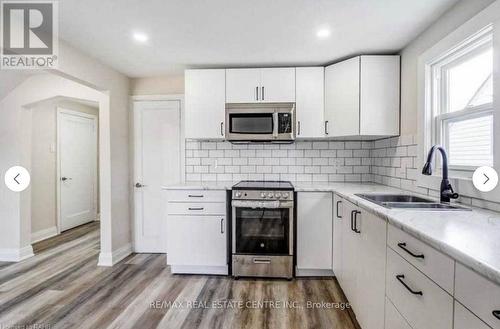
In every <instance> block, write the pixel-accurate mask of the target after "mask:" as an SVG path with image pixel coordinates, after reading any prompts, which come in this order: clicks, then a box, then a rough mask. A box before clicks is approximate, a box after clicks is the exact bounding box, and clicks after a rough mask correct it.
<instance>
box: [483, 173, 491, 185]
mask: <svg viewBox="0 0 500 329" xmlns="http://www.w3.org/2000/svg"><path fill="white" fill-rule="evenodd" d="M483 175H484V177H486V180H485V181H484V183H483V184H486V183H488V181H489V180H490V178H489V177H488V176H487V175H486V174H483Z"/></svg>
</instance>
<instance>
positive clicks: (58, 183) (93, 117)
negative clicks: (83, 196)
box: [56, 107, 99, 234]
mask: <svg viewBox="0 0 500 329" xmlns="http://www.w3.org/2000/svg"><path fill="white" fill-rule="evenodd" d="M63 115H73V116H78V117H83V118H87V119H91V120H92V121H93V125H94V130H93V131H94V134H93V137H92V139H93V140H94V141H95V143H94V144H93V145H94V150H93V151H94V157H95V170H94V179H93V188H94V191H95V192H96V193H94V209H95V213H96V216H95V217H96V218H94V220H96V219H97V215H98V211H97V200H98V197H99V196H98V193H97V184H98V180H99V166H98V161H99V157H98V155H97V152H98V151H97V150H98V147H99V141H98V135H97V130H98V128H99V127H98V121H97V120H98V117H97V115H93V114H89V113H84V112H79V111H73V110H68V109H65V108H63V107H57V119H56V127H57V128H56V130H57V133H56V145H57V146H56V149H57V151H56V168H57V169H56V200H57V210H56V211H57V234H61V220H62V218H61V140H60V138H61V119H62V116H63Z"/></svg>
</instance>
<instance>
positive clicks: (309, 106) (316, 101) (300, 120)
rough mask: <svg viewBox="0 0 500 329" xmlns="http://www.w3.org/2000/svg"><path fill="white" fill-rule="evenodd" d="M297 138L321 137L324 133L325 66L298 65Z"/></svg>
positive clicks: (296, 78)
mask: <svg viewBox="0 0 500 329" xmlns="http://www.w3.org/2000/svg"><path fill="white" fill-rule="evenodd" d="M295 70H296V73H295V83H296V88H295V89H296V95H295V96H296V116H297V127H296V130H295V131H296V132H297V138H320V137H325V134H324V110H325V106H324V101H325V97H324V95H325V94H324V78H325V69H324V67H322V66H321V67H297V68H296V69H295Z"/></svg>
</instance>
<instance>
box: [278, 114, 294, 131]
mask: <svg viewBox="0 0 500 329" xmlns="http://www.w3.org/2000/svg"><path fill="white" fill-rule="evenodd" d="M291 133H292V114H291V113H278V134H291Z"/></svg>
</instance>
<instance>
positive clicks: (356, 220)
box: [353, 210, 361, 234]
mask: <svg viewBox="0 0 500 329" xmlns="http://www.w3.org/2000/svg"><path fill="white" fill-rule="evenodd" d="M358 214H361V211H357V210H355V211H354V230H353V231H354V232H355V233H358V234H360V233H361V231H360V230H358Z"/></svg>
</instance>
